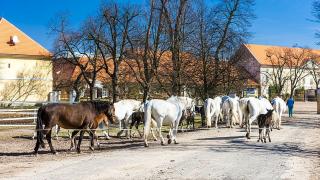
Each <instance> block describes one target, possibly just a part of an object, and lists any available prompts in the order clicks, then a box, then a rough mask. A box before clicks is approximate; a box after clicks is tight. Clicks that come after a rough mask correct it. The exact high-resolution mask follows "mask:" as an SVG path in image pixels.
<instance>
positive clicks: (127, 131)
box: [123, 116, 131, 139]
mask: <svg viewBox="0 0 320 180" xmlns="http://www.w3.org/2000/svg"><path fill="white" fill-rule="evenodd" d="M130 120H131V116H129V117H128V118H127V119H126V120H125V121H124V124H123V125H124V129H125V132H126V134H125V136H126V138H127V139H131V136H130V134H131V129H130V130H129V129H128V125H129V121H130ZM129 131H130V132H129Z"/></svg>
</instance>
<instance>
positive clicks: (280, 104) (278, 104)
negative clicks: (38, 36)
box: [271, 97, 287, 129]
mask: <svg viewBox="0 0 320 180" xmlns="http://www.w3.org/2000/svg"><path fill="white" fill-rule="evenodd" d="M271 102H272V106H273V108H274V111H275V113H276V114H277V118H275V121H274V123H275V124H274V125H275V128H277V129H280V128H281V116H282V114H283V113H284V112H285V111H286V109H287V105H286V103H285V102H284V100H283V99H281V98H280V97H276V98H274V99H273V100H272V101H271Z"/></svg>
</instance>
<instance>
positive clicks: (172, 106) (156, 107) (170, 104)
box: [144, 96, 185, 147]
mask: <svg viewBox="0 0 320 180" xmlns="http://www.w3.org/2000/svg"><path fill="white" fill-rule="evenodd" d="M183 109H185V106H184V104H183V103H181V102H180V101H179V99H178V98H177V97H175V96H174V97H171V98H169V99H168V100H162V99H153V100H150V101H149V102H147V103H146V104H145V106H144V122H145V123H144V145H145V147H148V146H149V145H148V135H149V132H150V124H151V119H152V118H154V120H155V121H156V122H157V128H158V130H159V137H160V140H161V145H164V139H163V136H162V133H161V127H162V124H163V123H169V124H170V127H171V128H170V130H169V135H168V136H167V137H168V144H171V142H172V141H173V142H174V143H175V144H177V140H176V135H177V131H178V127H179V121H180V119H181V116H182V111H183Z"/></svg>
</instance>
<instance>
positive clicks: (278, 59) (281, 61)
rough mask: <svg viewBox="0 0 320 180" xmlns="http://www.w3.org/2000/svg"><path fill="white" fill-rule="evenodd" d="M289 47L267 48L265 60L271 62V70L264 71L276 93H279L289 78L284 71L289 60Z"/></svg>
mask: <svg viewBox="0 0 320 180" xmlns="http://www.w3.org/2000/svg"><path fill="white" fill-rule="evenodd" d="M289 51H290V50H289V49H288V48H285V49H268V50H267V52H266V54H267V61H268V62H270V64H271V66H272V67H271V72H265V73H266V75H267V77H269V79H270V81H271V84H272V85H273V87H274V88H275V91H276V94H277V95H278V96H280V95H281V93H282V91H283V88H284V87H285V85H286V83H287V81H288V80H289V77H288V74H287V73H286V72H285V69H286V67H287V63H288V61H289V59H288V58H289V55H288V54H287V53H289Z"/></svg>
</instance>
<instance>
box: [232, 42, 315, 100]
mask: <svg viewBox="0 0 320 180" xmlns="http://www.w3.org/2000/svg"><path fill="white" fill-rule="evenodd" d="M238 52H239V53H242V56H241V61H240V65H241V66H242V67H244V68H245V69H246V70H247V71H248V72H249V73H250V74H251V76H252V77H253V78H254V79H255V81H256V82H258V84H259V87H258V88H256V91H258V94H259V95H263V96H266V97H269V95H270V92H269V88H270V86H272V85H274V82H273V81H272V80H273V79H274V78H272V75H273V73H275V72H276V71H277V70H278V69H279V68H283V71H282V73H283V77H284V78H289V77H290V72H291V74H292V72H293V71H294V70H293V69H294V68H291V70H290V68H289V66H288V65H286V63H285V62H284V61H282V60H283V59H286V58H289V57H291V56H290V53H295V54H294V55H292V54H291V55H292V57H295V55H301V56H302V54H305V58H303V62H302V61H301V63H302V65H303V67H304V68H305V70H304V71H303V73H302V75H301V76H302V77H303V78H302V80H301V81H300V82H299V83H298V86H297V88H296V89H302V88H303V89H304V90H305V92H306V95H305V96H307V95H308V94H309V95H312V94H314V92H315V90H316V83H315V79H314V78H313V76H312V75H311V74H310V69H311V68H312V67H313V63H312V62H315V64H317V65H319V60H318V58H317V56H319V55H320V51H319V50H307V49H302V48H288V47H280V46H266V45H256V44H243V45H242V46H241V48H240V49H239V51H238ZM284 52H286V53H284ZM302 52H303V53H302ZM306 54H308V55H306ZM292 57H291V58H292ZM285 61H286V62H288V61H287V60H285ZM282 63H283V64H282ZM291 67H292V66H291ZM317 69H318V74H320V71H319V68H317ZM291 77H293V76H291ZM318 78H319V76H318ZM250 89H251V91H252V88H250ZM290 89H291V87H290V83H289V81H286V83H285V86H284V88H283V91H282V94H288V93H290Z"/></svg>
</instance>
